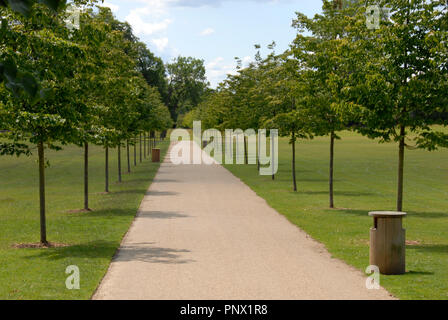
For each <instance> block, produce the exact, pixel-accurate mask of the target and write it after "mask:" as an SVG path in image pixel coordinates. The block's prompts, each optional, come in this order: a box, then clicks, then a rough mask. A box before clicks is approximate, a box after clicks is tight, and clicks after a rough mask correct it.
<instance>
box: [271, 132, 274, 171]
mask: <svg viewBox="0 0 448 320" xmlns="http://www.w3.org/2000/svg"><path fill="white" fill-rule="evenodd" d="M274 143H275V139H272V140H271V160H272V167H273V168H274V161H275V160H274V159H275V157H274V150H275V146H274ZM272 180H275V174H273V175H272Z"/></svg>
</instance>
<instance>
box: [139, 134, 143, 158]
mask: <svg viewBox="0 0 448 320" xmlns="http://www.w3.org/2000/svg"><path fill="white" fill-rule="evenodd" d="M142 161H143V158H142V134H141V133H140V163H142Z"/></svg>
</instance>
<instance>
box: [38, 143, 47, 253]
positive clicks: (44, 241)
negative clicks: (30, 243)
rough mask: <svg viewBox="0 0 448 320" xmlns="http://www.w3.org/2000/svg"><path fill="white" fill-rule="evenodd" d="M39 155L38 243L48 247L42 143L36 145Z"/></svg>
mask: <svg viewBox="0 0 448 320" xmlns="http://www.w3.org/2000/svg"><path fill="white" fill-rule="evenodd" d="M37 149H38V154H39V200H40V243H42V244H43V245H48V242H47V225H46V221H45V154H44V143H43V142H39V144H38V145H37Z"/></svg>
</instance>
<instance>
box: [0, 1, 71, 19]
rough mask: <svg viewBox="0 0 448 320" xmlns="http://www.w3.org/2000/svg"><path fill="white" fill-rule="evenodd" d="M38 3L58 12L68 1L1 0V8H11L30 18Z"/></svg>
mask: <svg viewBox="0 0 448 320" xmlns="http://www.w3.org/2000/svg"><path fill="white" fill-rule="evenodd" d="M36 2H37V3H41V4H44V5H46V6H47V7H48V8H50V9H53V10H54V11H57V10H59V9H61V8H62V7H63V6H64V5H65V3H66V0H37V1H36V0H0V6H2V7H6V6H9V7H10V8H11V9H12V10H13V11H15V12H18V13H20V14H22V15H24V16H25V17H29V16H30V13H31V10H32V7H33V5H34V4H35V3H36Z"/></svg>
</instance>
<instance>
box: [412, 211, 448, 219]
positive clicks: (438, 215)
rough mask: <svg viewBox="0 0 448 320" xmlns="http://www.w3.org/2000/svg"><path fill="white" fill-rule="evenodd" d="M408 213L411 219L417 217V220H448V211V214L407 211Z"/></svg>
mask: <svg viewBox="0 0 448 320" xmlns="http://www.w3.org/2000/svg"><path fill="white" fill-rule="evenodd" d="M407 213H408V216H409V217H416V218H433V219H439V218H448V211H447V212H417V211H407Z"/></svg>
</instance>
